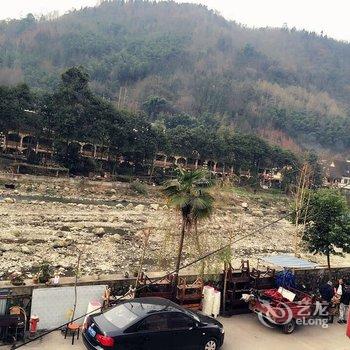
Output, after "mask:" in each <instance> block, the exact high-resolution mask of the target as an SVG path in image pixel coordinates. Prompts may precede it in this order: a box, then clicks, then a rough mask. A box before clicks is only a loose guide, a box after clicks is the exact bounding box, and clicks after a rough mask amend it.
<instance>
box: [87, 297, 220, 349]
mask: <svg viewBox="0 0 350 350" xmlns="http://www.w3.org/2000/svg"><path fill="white" fill-rule="evenodd" d="M83 340H84V344H85V345H86V347H87V348H88V349H91V350H104V349H105V350H108V349H109V350H111V349H117V350H157V349H160V350H175V349H179V350H180V349H181V350H217V349H219V348H220V347H221V345H222V344H223V342H224V328H223V326H222V324H221V323H220V322H218V321H216V320H215V319H213V318H211V317H207V316H203V315H200V314H197V313H194V312H192V311H189V310H186V309H183V308H182V307H180V306H178V305H176V304H174V303H173V302H171V301H169V300H166V299H162V298H140V299H134V300H131V301H124V302H123V303H121V304H118V305H117V306H115V307H114V308H112V309H110V310H108V311H106V312H103V313H100V314H97V315H91V316H89V317H88V321H87V325H86V329H85V330H84V332H83Z"/></svg>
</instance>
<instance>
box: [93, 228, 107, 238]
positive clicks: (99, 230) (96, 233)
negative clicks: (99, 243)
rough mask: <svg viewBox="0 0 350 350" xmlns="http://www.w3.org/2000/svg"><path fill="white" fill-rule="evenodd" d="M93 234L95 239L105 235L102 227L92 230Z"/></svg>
mask: <svg viewBox="0 0 350 350" xmlns="http://www.w3.org/2000/svg"><path fill="white" fill-rule="evenodd" d="M93 232H94V234H95V235H96V236H97V237H103V235H104V234H105V229H104V228H103V227H96V228H94V229H93Z"/></svg>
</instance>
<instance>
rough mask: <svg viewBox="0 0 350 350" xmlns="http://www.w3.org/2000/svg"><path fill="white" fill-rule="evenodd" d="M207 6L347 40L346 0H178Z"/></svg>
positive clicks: (48, 2)
mask: <svg viewBox="0 0 350 350" xmlns="http://www.w3.org/2000/svg"><path fill="white" fill-rule="evenodd" d="M97 2H98V1H97V0H0V18H1V19H4V18H10V17H12V18H13V17H16V18H19V17H23V16H24V15H26V14H27V13H29V12H32V13H34V14H41V13H47V12H52V11H54V10H58V11H59V12H60V13H64V12H65V11H67V10H70V9H72V8H80V7H81V6H94V5H96V3H97ZM179 2H194V3H202V4H205V5H207V6H208V7H209V8H212V9H216V10H218V11H219V12H220V13H221V14H222V15H223V16H225V17H226V18H228V19H233V20H236V21H237V22H240V23H243V24H247V25H249V26H251V27H264V26H272V27H281V26H283V24H284V23H287V25H288V26H289V27H296V28H298V29H307V30H310V31H316V32H318V33H320V32H321V31H323V32H324V33H325V34H327V35H328V36H331V37H334V38H336V39H340V40H347V41H350V20H349V15H350V0H332V1H330V0H179Z"/></svg>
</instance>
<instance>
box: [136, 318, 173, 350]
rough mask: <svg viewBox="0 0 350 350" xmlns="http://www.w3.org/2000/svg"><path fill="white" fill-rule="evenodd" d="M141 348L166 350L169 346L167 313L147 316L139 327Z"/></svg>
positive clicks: (142, 349)
mask: <svg viewBox="0 0 350 350" xmlns="http://www.w3.org/2000/svg"><path fill="white" fill-rule="evenodd" d="M137 338H138V341H139V344H140V347H139V348H138V349H139V350H158V349H159V350H166V349H170V348H169V330H168V325H167V318H166V315H165V313H156V314H153V315H150V316H147V317H146V318H145V319H144V320H143V321H141V322H140V324H139V325H138V327H137Z"/></svg>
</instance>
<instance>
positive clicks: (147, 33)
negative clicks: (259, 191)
mask: <svg viewBox="0 0 350 350" xmlns="http://www.w3.org/2000/svg"><path fill="white" fill-rule="evenodd" d="M76 65H82V66H83V67H84V68H85V69H86V70H87V72H88V73H89V75H90V79H91V87H92V89H93V91H95V92H96V93H98V94H99V95H101V96H103V97H105V98H107V99H110V100H111V101H112V102H113V103H114V104H115V105H116V106H117V107H126V108H129V109H132V110H136V109H143V110H145V111H146V112H147V114H148V116H149V118H150V119H151V121H152V122H155V123H157V124H158V125H161V126H162V127H165V128H166V127H167V125H168V126H169V124H171V127H176V126H186V127H188V126H193V127H198V126H205V127H207V126H212V125H215V128H220V127H221V128H227V127H231V128H232V129H236V130H237V129H238V130H240V131H243V132H246V133H247V132H248V133H250V132H254V133H258V134H260V135H262V136H263V137H265V138H267V139H268V140H270V141H272V142H274V143H278V144H280V145H281V146H283V147H288V148H290V149H293V150H298V148H299V147H304V146H307V147H312V148H318V147H320V149H321V148H324V149H331V150H332V151H334V152H344V153H346V152H348V151H349V149H350V137H349V135H350V44H347V43H342V42H338V41H335V40H333V39H330V38H327V37H324V36H318V35H316V34H313V33H308V32H306V31H296V30H294V29H259V30H253V29H248V28H246V27H244V26H241V25H238V24H236V23H234V22H228V21H226V20H225V19H224V18H222V17H221V16H220V15H218V14H216V13H214V12H211V11H208V10H207V9H206V8H205V7H203V6H197V5H190V4H176V3H175V2H158V3H153V2H147V1H141V0H135V1H124V0H114V1H105V2H103V3H102V4H101V6H99V7H96V8H86V9H83V10H80V11H73V12H71V13H69V14H66V15H64V16H62V17H60V18H56V19H49V18H41V19H35V18H34V17H33V16H32V15H28V16H27V17H26V18H25V19H22V20H12V21H3V22H0V85H1V84H2V85H14V84H17V83H20V82H26V83H27V84H28V85H29V86H30V87H32V88H34V89H36V90H37V91H39V92H44V91H47V90H51V91H53V90H54V89H57V86H58V83H59V77H60V75H61V73H62V72H63V71H64V70H65V69H67V68H68V67H71V66H76ZM174 123H175V125H174Z"/></svg>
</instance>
